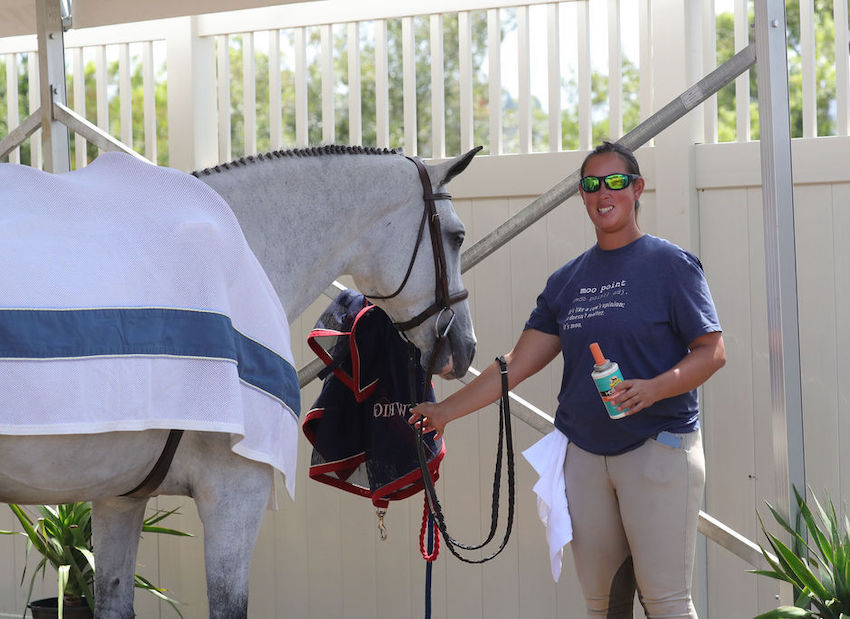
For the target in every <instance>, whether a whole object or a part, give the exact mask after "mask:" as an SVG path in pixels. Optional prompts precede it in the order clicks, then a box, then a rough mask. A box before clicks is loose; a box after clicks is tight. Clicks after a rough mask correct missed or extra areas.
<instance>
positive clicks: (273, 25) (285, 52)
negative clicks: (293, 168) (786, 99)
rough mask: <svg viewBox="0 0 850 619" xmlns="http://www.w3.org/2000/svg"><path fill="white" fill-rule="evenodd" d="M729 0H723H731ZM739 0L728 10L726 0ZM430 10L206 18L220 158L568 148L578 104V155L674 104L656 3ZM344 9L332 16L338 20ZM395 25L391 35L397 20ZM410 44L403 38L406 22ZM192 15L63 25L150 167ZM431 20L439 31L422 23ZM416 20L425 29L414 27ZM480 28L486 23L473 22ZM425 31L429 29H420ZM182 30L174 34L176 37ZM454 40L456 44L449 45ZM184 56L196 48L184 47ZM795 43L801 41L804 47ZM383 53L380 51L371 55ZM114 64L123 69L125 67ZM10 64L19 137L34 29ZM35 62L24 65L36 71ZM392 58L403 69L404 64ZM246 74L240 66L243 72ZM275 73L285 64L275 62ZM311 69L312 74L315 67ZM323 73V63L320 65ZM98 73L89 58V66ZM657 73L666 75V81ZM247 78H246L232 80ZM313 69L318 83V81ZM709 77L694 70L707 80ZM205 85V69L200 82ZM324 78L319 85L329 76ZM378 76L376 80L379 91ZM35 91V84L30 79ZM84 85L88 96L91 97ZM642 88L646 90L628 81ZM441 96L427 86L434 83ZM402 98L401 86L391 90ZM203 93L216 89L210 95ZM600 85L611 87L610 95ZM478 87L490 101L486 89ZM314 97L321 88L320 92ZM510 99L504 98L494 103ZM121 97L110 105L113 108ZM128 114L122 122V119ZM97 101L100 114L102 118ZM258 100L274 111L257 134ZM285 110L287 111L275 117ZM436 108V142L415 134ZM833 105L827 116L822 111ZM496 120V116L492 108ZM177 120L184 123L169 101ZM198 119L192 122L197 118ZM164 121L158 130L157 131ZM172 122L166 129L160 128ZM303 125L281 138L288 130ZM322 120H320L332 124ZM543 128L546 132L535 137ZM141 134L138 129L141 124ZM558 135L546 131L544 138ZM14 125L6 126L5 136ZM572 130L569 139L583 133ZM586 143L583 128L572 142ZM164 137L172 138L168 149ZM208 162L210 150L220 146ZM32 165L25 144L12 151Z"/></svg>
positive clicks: (90, 82)
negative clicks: (452, 63)
mask: <svg viewBox="0 0 850 619" xmlns="http://www.w3.org/2000/svg"><path fill="white" fill-rule="evenodd" d="M728 1H729V6H730V7H734V15H735V17H734V21H735V27H734V36H735V41H734V48H735V50H734V51H739V50H740V49H742V48H743V47H745V46H746V45H747V44H748V43H749V42H750V39H751V33H750V25H749V17H748V13H747V9H748V5H750V4H751V3H749V2H748V1H747V0H734V4H733V0H728ZM813 2H814V0H803V1H802V2H801V3H800V6H801V9H800V20H799V21H800V24H801V32H800V34H799V40H800V46H799V47H800V49H799V54H800V62H799V66H800V69H801V74H802V85H801V90H802V92H801V93H799V96H801V98H802V110H803V111H802V133H803V137H814V136H816V135H817V126H818V125H817V123H818V109H817V96H818V92H817V87H818V82H817V80H816V66H817V62H818V61H817V58H819V57H822V56H823V55H824V54H825V53H826V52H827V51H828V50H822V49H815V40H814V32H815V16H814V8H813ZM718 4H721V3H719V2H718ZM724 7H726V4H723V5H722V6H721V7H720V8H724ZM428 8H429V12H428V13H421V12H418V11H417V10H416V9H415V8H414V5H413V3H411V2H407V1H404V0H400V1H399V2H395V3H392V5H391V6H388V3H380V2H358V3H348V4H341V5H339V7H338V10H336V11H335V13H334V15H332V16H329V15H328V14H327V13H326V11H327V9H324V11H325V12H323V7H314V6H311V3H306V4H305V5H303V6H300V5H299V6H294V5H284V6H281V7H270V8H266V9H256V10H249V11H235V12H231V13H219V14H211V15H206V16H200V17H198V18H194V19H193V20H192V21H191V25H190V26H189V27H191V28H192V29H193V32H192V33H191V36H192V37H197V38H199V39H209V38H213V39H214V40H215V44H216V48H217V52H216V59H217V76H218V77H217V79H216V80H215V85H214V88H215V92H216V93H217V95H216V100H215V101H216V107H217V109H218V117H217V126H216V127H213V128H212V130H214V131H216V133H217V136H218V139H217V144H218V146H217V151H218V152H217V153H216V155H217V156H216V157H214V158H217V159H220V160H226V159H230V158H232V157H233V156H239V155H243V154H252V153H254V152H256V151H257V149H258V147H259V146H258V145H262V147H264V148H266V147H267V148H272V149H274V148H279V147H281V146H282V145H284V144H286V145H290V146H291V145H294V146H306V145H307V144H308V143H311V142H317V141H322V142H347V143H353V144H359V143H362V141H363V136H364V131H365V130H366V129H368V135H369V136H374V142H375V144H376V145H378V146H382V147H384V146H386V147H403V148H404V150H405V151H406V152H407V153H408V154H421V155H423V156H428V157H443V156H445V155H446V144H447V139H446V132H447V131H450V132H455V135H453V136H452V135H451V134H450V137H451V138H452V139H453V140H454V144H459V146H458V147H457V148H459V150H461V151H462V150H465V149H468V148H470V147H471V146H472V145H473V143H474V142H475V143H484V144H485V153H487V154H502V153H506V152H511V153H530V152H538V151H550V152H552V151H559V150H565V149H567V148H568V146H567V142H566V141H565V136H564V135H562V122H561V117H562V113H563V112H564V111H565V110H567V109H569V110H570V113H571V114H573V115H574V117H575V118H576V119H577V124H576V126H575V131H576V133H577V141H573V142H571V143H572V144H574V145H575V146H577V147H578V148H579V149H587V148H589V147H590V145H591V143H592V141H593V139H594V136H593V129H594V127H597V128H598V127H599V126H600V123H602V122H604V121H606V120H607V121H608V122H609V123H610V125H609V128H608V130H607V132H606V136H607V137H612V138H618V137H620V136H621V135H623V133H624V132H625V131H627V130H629V129H631V128H632V127H633V126H634V124H636V122H638V121H639V120H644V119H646V118H647V117H648V116H649V115H650V114H651V113H652V112H653V111H655V110H656V109H657V108H659V107H660V106H661V105H663V104H664V103H666V101H658V100H656V99H657V97H654V96H653V91H652V84H653V79H658V78H659V77H661V74H663V71H664V63H663V62H656V63H655V65H654V66H653V63H652V62H651V59H652V45H653V36H655V35H656V34H657V33H656V32H655V31H660V30H663V28H664V22H663V16H661V15H657V14H655V15H653V13H652V8H651V3H650V2H649V0H638V2H622V1H621V0H573V1H568V2H545V1H543V0H526V1H525V2H522V3H517V2H516V0H474V1H473V0H463V1H462V2H458V1H454V2H449V1H448V0H441V1H438V2H433V3H431V5H430V6H429V7H428ZM716 8H717V7H716V6H715V0H702V2H701V3H700V4H699V10H698V11H695V12H694V13H695V15H694V17H695V19H697V20H698V26H697V27H696V28H695V34H696V36H698V37H700V38H701V41H702V43H701V45H700V46H696V47H697V48H698V49H687V50H685V49H683V50H682V53H683V54H685V53H689V54H690V53H698V54H699V55H700V56H701V61H700V63H699V65H700V67H701V69H700V70H701V73H702V74H705V73H708V72H709V71H710V70H711V69H713V68H714V67H715V66H716V65H717V59H716V56H717V53H716V49H717V42H716V41H715V38H716V21H715V19H714V17H715V12H716ZM329 17H333V20H334V21H333V23H330V22H328V19H329ZM832 17H833V19H834V22H835V23H836V24H845V25H846V24H847V19H848V18H847V6H846V3H841V2H836V3H834V14H833V16H832ZM447 20H452V31H453V30H454V22H455V21H456V23H457V26H456V30H457V41H456V44H457V49H456V51H455V50H451V49H446V47H445V43H446V35H447V32H448V30H449V29H447V28H446V23H447ZM394 21H395V26H396V27H395V28H392V29H391V30H392V32H390V30H388V25H389V24H391V23H393V22H394ZM398 21H400V22H401V31H400V32H401V33H400V35H399V36H400V41H397V40H394V38H390V36H391V35H395V33H396V32H397V31H398V27H397V22H398ZM186 23H189V22H187V21H186V20H182V21H180V20H162V21H159V22H141V23H135V24H130V25H126V26H120V27H104V28H91V29H87V30H84V31H82V30H81V31H75V30H71V31H69V32H68V33H66V48H67V50H68V60H67V63H66V64H67V72H68V77H69V82H70V83H71V84H72V86H70V87H69V90H68V98H69V107H72V108H73V109H74V110H75V111H76V112H77V113H79V114H81V115H86V103H85V100H86V97H87V96H88V97H91V96H92V93H91V90H92V89H93V90H94V99H95V101H94V106H92V104H91V102H90V103H89V105H88V109H89V116H91V117H90V118H89V120H90V121H92V122H94V123H96V124H97V125H98V126H99V127H100V128H102V129H104V130H106V131H110V132H111V133H112V134H113V135H114V137H116V138H119V139H121V140H122V141H125V142H127V143H134V144H136V147H137V150H139V151H140V152H142V153H143V154H144V155H145V156H146V157H148V158H149V159H151V160H153V161H160V162H163V163H164V162H165V161H162V159H164V157H160V156H158V155H157V147H158V135H159V136H160V139H163V138H164V137H166V136H167V135H168V124H169V123H164V122H163V121H162V120H160V121H157V118H156V105H157V103H156V98H155V89H156V86H157V84H158V83H160V82H162V81H164V80H166V79H167V72H166V70H164V68H165V66H166V65H165V62H166V58H167V57H169V56H170V55H171V54H176V53H178V50H182V48H181V47H180V46H178V45H174V44H172V43H171V42H170V38H169V37H170V35H169V33H171V32H173V30H174V29H175V28H183V27H186V26H184V24H186ZM423 24H425V25H427V29H426V28H423V27H422V26H423ZM417 25H418V28H417ZM473 26H475V28H473ZM481 27H484V28H486V31H487V36H486V38H484V41H485V42H484V45H486V50H483V56H484V57H486V60H485V61H484V62H483V63H481V66H478V67H474V66H473V56H474V54H475V53H476V52H478V53H479V55H481V52H482V50H477V49H473V47H474V46H475V45H476V44H477V42H478V41H479V39H477V38H476V37H475V36H474V34H475V33H476V32H477V30H478V29H479V28H481ZM423 31H427V35H425V38H424V39H423V38H422V36H423V35H422V33H423ZM172 38H174V37H172ZM451 43H452V44H454V39H452V41H451ZM240 48H241V51H242V54H243V59H242V63H241V67H232V66H230V50H231V49H234V50H235V49H240ZM337 49H340V50H342V49H344V50H345V53H346V55H347V59H348V62H347V67H346V68H345V69H344V70H343V71H340V70H339V69H338V67H336V66H335V63H336V64H338V65H341V64H342V63H341V60H340V58H338V57H337V56H338V55H337V53H336V50H337ZM425 49H427V53H428V54H430V56H429V59H428V63H427V66H428V67H429V71H430V75H429V76H427V78H428V79H425V77H426V76H417V75H416V70H417V59H419V60H420V64H419V66H420V67H421V66H422V62H421V59H422V54H423V53H425V52H423V51H422V50H425ZM847 49H848V33H847V28H846V27H844V28H841V27H836V28H835V36H834V50H832V52H831V55H832V56H833V57H834V58H835V60H834V67H833V69H834V71H835V93H836V94H835V102H834V106H832V109H831V110H830V111H829V114H832V115H833V116H834V128H835V129H834V133H835V134H837V135H847V133H848V97H850V95H849V94H848V54H847ZM399 50H400V55H401V62H400V64H399V65H398V66H400V67H401V73H402V75H401V79H400V80H399V79H398V78H397V77H396V76H395V75H394V74H390V69H391V66H390V65H391V60H393V59H395V58H396V54H398V51H399ZM367 51H368V53H369V54H370V58H368V60H369V62H370V63H371V64H370V65H369V66H370V69H371V66H374V77H373V76H372V75H371V74H370V75H369V76H368V79H369V80H370V83H369V86H370V88H371V87H373V88H374V96H375V100H374V109H375V114H374V117H368V118H364V117H363V114H362V110H363V109H364V107H366V106H364V103H366V102H364V101H363V100H362V97H363V95H362V94H361V91H362V90H363V86H364V85H365V82H366V80H367V76H365V75H363V74H362V69H363V67H364V66H365V65H366V64H367V63H366V60H367V59H366V58H364V57H363V54H364V53H365V52H367ZM449 52H451V54H452V55H453V56H454V55H455V54H456V56H457V63H458V71H457V73H456V74H454V73H452V74H451V75H450V74H449V73H448V72H447V70H446V67H445V60H446V58H447V57H448V55H449ZM180 53H185V50H183V51H181V52H180ZM794 53H797V52H796V50H792V55H793V54H794ZM260 56H264V57H265V58H272V59H276V60H277V62H274V61H271V62H269V63H268V66H269V70H268V71H267V72H262V73H259V72H258V71H257V66H258V65H257V58H258V57H260ZM371 56H374V57H373V58H372V57H371ZM116 63H117V67H118V74H117V79H115V78H114V77H113V75H114V68H113V69H112V70H110V65H112V66H113V67H114V65H115V64H116ZM626 63H628V64H629V65H630V66H636V67H637V78H636V79H637V84H635V83H634V79H627V76H626V77H624V70H623V69H624V66H625V64H626ZM0 66H3V67H5V74H6V96H5V103H4V102H3V101H0V108H3V109H5V112H4V117H5V118H4V120H5V121H6V129H7V132H8V131H11V130H12V129H14V128H15V127H16V126H18V124H19V123H20V122H21V118H22V117H25V116H26V115H27V114H28V113H29V112H31V111H33V110H34V109H35V107H37V105H38V92H37V90H38V88H37V84H38V80H37V62H36V42H35V37H34V36H33V37H11V38H7V39H0ZM24 66H26V71H24ZM86 66H89V67H92V66H93V68H94V76H93V77H92V76H91V75H90V76H89V77H87V78H86V80H81V79H77V77H78V76H81V75H83V74H84V72H85V69H86ZM394 66H395V65H393V67H394ZM237 69H238V70H237ZM275 69H278V70H275ZM311 69H312V72H311ZM317 69H318V70H317ZM89 70H90V72H91V68H90V69H89ZM137 71H140V72H141V75H142V80H143V88H142V96H141V98H140V99H139V97H138V96H137V97H136V100H134V99H133V96H132V91H131V76H132V75H133V73H134V72H137ZM653 72H655V73H656V75H653ZM235 73H241V78H239V79H238V80H237V79H234V77H232V76H233V75H234V74H235ZM282 73H283V74H285V75H288V76H289V77H288V79H291V81H292V83H291V84H287V85H286V87H287V88H290V87H291V88H290V92H293V91H294V105H292V106H291V107H290V106H286V107H284V109H282V97H281V92H282V90H281V89H282V87H283V85H282V83H281V75H282ZM594 74H595V75H597V76H601V77H603V78H607V80H608V84H609V91H608V96H607V101H604V102H599V101H597V102H595V103H594V100H593V97H594V92H593V91H592V80H593V76H594ZM311 75H312V76H315V77H311ZM698 77H700V76H699V75H696V76H695V78H698ZM193 79H194V78H193ZM449 79H451V80H454V79H456V80H457V85H456V87H457V89H458V91H459V105H458V109H457V110H446V109H445V102H446V98H445V87H446V84H447V80H449ZM476 80H477V81H478V83H479V84H481V83H484V82H486V84H487V86H486V97H487V102H486V103H485V102H484V101H483V100H481V99H482V93H481V92H480V91H479V92H478V93H474V92H473V87H472V85H473V83H474V82H475V81H476ZM317 81H318V83H316V82H317ZM372 83H374V86H372ZM258 84H260V85H262V86H263V90H264V91H268V93H269V94H268V97H267V98H265V99H263V100H260V101H257V98H256V97H257V94H256V93H257V91H258V88H257V86H258ZM749 84H750V78H749V75H748V74H744V75H742V76H741V77H739V78H738V79H737V80H736V83H735V87H734V88H735V101H736V102H737V103H736V110H735V118H736V129H735V136H736V138H735V139H736V140H737V141H746V140H749V139H750V126H751V123H752V121H751V118H750V105H749V102H750V92H749V90H750V89H749ZM28 85H32V87H30V88H28ZM86 87H88V89H89V91H90V92H89V93H86ZM399 87H400V91H401V100H402V102H403V103H402V109H400V110H399V109H395V108H393V97H391V93H390V89H391V88H392V89H393V91H395V90H396V88H399ZM27 88H28V100H27V101H21V102H20V103H19V101H18V99H19V97H18V96H17V95H18V93H21V92H24V91H25V89H27ZM635 88H638V89H639V91H638V93H637V94H635V93H633V92H630V91H629V89H635ZM309 89H316V90H318V91H319V92H320V93H321V97H320V98H321V105H320V106H318V109H310V108H309V106H308V103H309V102H308V90H309ZM426 90H427V91H430V92H429V93H428V94H427V95H423V94H422V93H423V92H424V91H426ZM506 91H507V92H510V93H511V94H510V96H511V100H512V104H513V106H515V109H510V110H509V109H506V108H505V107H504V106H503V105H502V100H503V97H504V96H505V92H506ZM393 94H395V93H394V92H393ZM209 95H210V93H204V95H203V96H209ZM597 95H598V93H597ZM630 96H631V97H633V98H634V99H635V101H636V102H637V103H636V104H637V105H638V107H639V117H638V118H634V115H633V114H632V116H631V117H630V116H629V114H628V109H629V106H630V105H634V104H633V103H630V98H629V97H630ZM476 97H477V98H476ZM313 100H315V98H314V99H313ZM490 102H498V103H499V104H498V105H489V103H490ZM110 104H111V106H110ZM116 108H117V116H118V122H115V119H110V113H112V114H115V113H116V112H115V110H116ZM92 109H94V110H95V111H94V112H92ZM234 110H236V111H237V113H238V115H239V116H241V121H240V122H241V126H237V127H236V133H237V135H239V136H242V137H244V140H241V141H242V144H240V145H239V146H238V148H237V149H236V152H234V147H233V144H232V143H231V134H232V133H233V132H234V127H233V126H232V120H233V116H234V115H233V111H234ZM258 110H260V111H261V113H262V114H264V115H266V116H267V117H268V122H267V125H264V126H263V127H262V131H261V130H260V127H259V124H258ZM268 110H274V111H275V112H276V113H269V111H268ZM134 113H135V114H136V116H137V117H138V116H139V115H143V117H144V121H143V124H142V126H143V130H142V131H141V133H142V135H135V136H134V135H132V118H133V114H134ZM423 113H424V114H427V115H428V116H430V120H429V121H428V124H429V125H430V131H428V137H427V138H423V137H422V135H423V134H425V132H419V131H418V128H419V127H420V126H422V124H423V122H425V121H424V120H423V118H422V115H423ZM821 113H823V112H821ZM485 114H486V117H484V116H483V115H485ZM541 114H543V115H545V116H546V120H545V122H537V123H533V122H532V117H533V116H539V115H541ZM702 114H703V119H704V122H703V125H704V140H705V141H706V142H713V141H717V139H718V109H717V100H716V97H714V98H712V99H710V100H709V101H707V102H706V103H705V104H704V105H703V110H702ZM169 116H170V118H171V121H170V122H171V123H173V124H182V123H183V122H184V121H183V120H179V119H175V117H174V116H173V115H172V113H171V111H169ZM343 116H344V117H346V118H347V121H348V130H347V133H346V134H343V133H342V132H341V131H340V130H338V128H337V122H336V121H337V120H338V119H341V118H342V117H343ZM185 122H188V121H185ZM158 124H159V126H158ZM163 124H165V125H166V126H162V125H163ZM285 126H286V127H291V128H294V130H293V131H291V132H289V131H288V132H287V134H286V135H284V127H285ZM319 127H320V128H321V129H320V130H319ZM535 131H538V133H539V135H535V134H534V132H535ZM137 132H138V130H137ZM544 132H545V133H544ZM3 135H4V134H2V133H0V138H2V137H3ZM571 137H572V136H571ZM573 139H574V138H573ZM84 146H85V143H84V141H83V140H82V139H80V138H78V140H77V147H76V148H75V159H76V160H75V162H74V165H75V166H76V167H79V166H81V165H84V164H85V161H86V155H85V152H86V149H85V147H84ZM163 147H164V145H163ZM30 148H31V158H32V161H33V162H34V163H35V164H36V165H38V164H39V157H40V154H39V145H38V140H37V139H34V140H31V145H30ZM208 156H209V155H208ZM9 160H10V161H19V160H20V155H19V153H18V152H17V151H15V152H13V153H11V154H10V156H9Z"/></svg>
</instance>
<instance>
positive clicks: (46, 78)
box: [36, 0, 71, 173]
mask: <svg viewBox="0 0 850 619" xmlns="http://www.w3.org/2000/svg"><path fill="white" fill-rule="evenodd" d="M36 23H37V28H38V33H37V40H38V50H39V54H38V75H39V86H40V94H41V102H40V105H41V143H42V146H43V149H42V150H43V157H44V169H45V170H46V171H47V172H56V173H58V172H67V171H68V170H70V169H71V151H70V148H69V145H68V129H67V128H66V127H65V126H64V125H62V124H61V123H59V122H57V121H56V120H55V119H54V117H53V102H54V101H58V102H59V103H62V104H63V105H64V104H65V102H66V101H67V96H66V93H65V42H64V37H63V35H62V11H61V7H60V4H59V0H37V2H36Z"/></svg>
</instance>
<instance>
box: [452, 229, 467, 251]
mask: <svg viewBox="0 0 850 619" xmlns="http://www.w3.org/2000/svg"><path fill="white" fill-rule="evenodd" d="M465 238H466V232H463V231H461V232H455V233H454V235H453V238H452V241H453V242H454V244H455V247H456V248H457V249H460V246H461V245H463V240H464V239H465Z"/></svg>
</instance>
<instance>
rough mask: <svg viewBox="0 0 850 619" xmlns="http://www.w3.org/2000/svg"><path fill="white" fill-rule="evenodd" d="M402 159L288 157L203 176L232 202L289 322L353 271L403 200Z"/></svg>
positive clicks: (385, 157)
mask: <svg viewBox="0 0 850 619" xmlns="http://www.w3.org/2000/svg"><path fill="white" fill-rule="evenodd" d="M397 163H398V158H396V157H391V156H380V155H326V156H316V157H303V158H292V157H286V158H281V159H277V160H271V161H268V160H267V161H260V162H254V163H249V164H247V165H243V166H238V167H231V168H230V169H229V170H224V171H222V172H219V173H213V174H211V175H208V176H201V177H200V178H201V180H202V181H204V182H206V183H207V184H209V185H210V186H211V187H212V188H213V189H215V190H216V191H217V192H218V193H219V195H221V196H222V197H223V198H224V199H225V201H226V202H227V203H228V204H229V205H230V207H231V208H232V209H233V211H234V212H235V213H236V216H237V218H238V220H239V223H240V225H241V226H242V229H243V231H244V233H245V237H246V238H247V239H248V243H249V244H250V246H251V248H252V249H253V251H254V253H255V254H256V255H257V258H258V259H259V261H260V264H262V266H263V268H264V269H265V270H266V273H267V274H268V275H269V279H271V281H272V283H273V284H274V287H275V289H276V290H277V292H278V294H279V295H280V297H281V299H282V300H283V303H284V307H285V308H286V314H287V317H288V319H289V321H290V322H292V321H293V320H295V319H296V318H297V317H298V316H299V315H300V314H301V313H302V312H303V311H304V310H305V309H307V307H308V306H309V305H310V304H311V303H312V302H313V301H315V300H316V299H317V298H318V297H319V296H320V295H321V294H322V292H323V291H324V290H325V289H326V288H327V287H328V286H329V285H330V284H331V283H332V282H333V280H334V279H336V278H337V277H339V276H340V275H342V274H344V273H348V272H349V265H350V264H351V261H352V260H353V256H354V255H355V254H356V251H357V249H358V248H359V247H360V246H361V245H362V243H363V240H364V239H366V238H367V232H368V231H369V230H370V229H373V227H374V224H375V221H376V220H377V219H379V218H380V216H381V214H382V212H384V211H387V210H389V209H390V208H391V206H392V205H398V204H399V203H401V201H402V198H401V197H400V195H401V193H400V192H401V190H400V189H395V188H394V187H395V186H396V185H399V184H400V183H398V182H397V181H396V180H394V179H397V178H398V177H399V175H398V172H397V171H396V172H393V170H398V169H399V166H398V165H395V166H394V165H393V164H397Z"/></svg>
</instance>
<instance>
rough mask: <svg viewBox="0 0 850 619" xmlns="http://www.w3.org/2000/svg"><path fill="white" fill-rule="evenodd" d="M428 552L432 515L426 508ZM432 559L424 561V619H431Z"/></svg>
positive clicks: (431, 538)
mask: <svg viewBox="0 0 850 619" xmlns="http://www.w3.org/2000/svg"><path fill="white" fill-rule="evenodd" d="M427 537H428V554H429V555H430V554H431V553H432V552H434V516H433V515H432V514H431V510H428V533H427ZM433 565H434V562H433V561H426V562H425V619H431V568H432V567H433Z"/></svg>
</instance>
